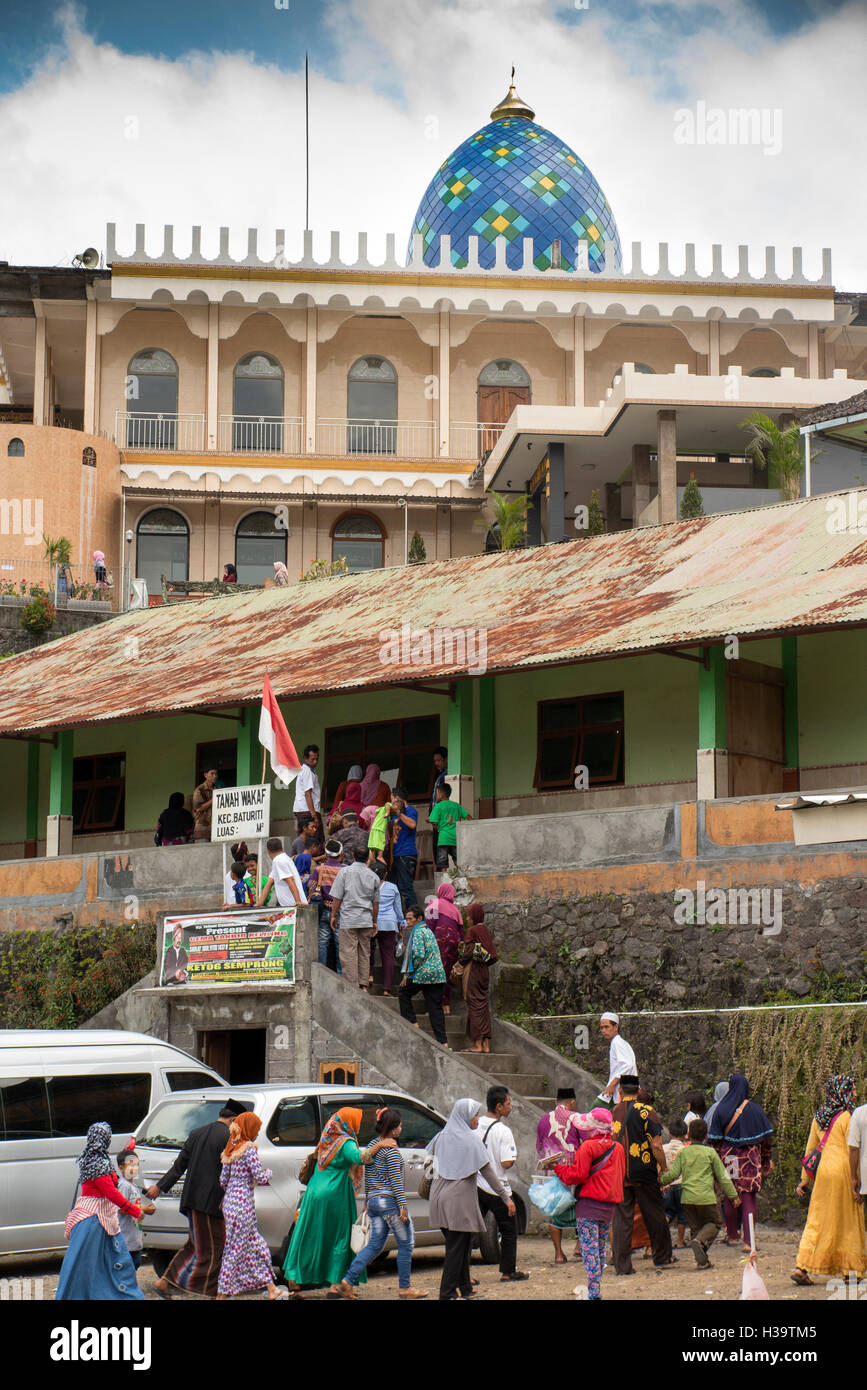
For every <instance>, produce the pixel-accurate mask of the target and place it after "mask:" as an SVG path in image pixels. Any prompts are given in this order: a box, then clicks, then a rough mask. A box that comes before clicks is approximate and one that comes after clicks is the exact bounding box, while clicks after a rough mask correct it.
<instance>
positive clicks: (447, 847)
mask: <svg viewBox="0 0 867 1390" xmlns="http://www.w3.org/2000/svg"><path fill="white" fill-rule="evenodd" d="M451 795H452V789H451V787H450V786H449V784H448V782H442V783H438V784H437V789H436V798H437V799H436V805H435V806H434V808H433V810H432V811H431V812H430V815H429V817H428V819H429V820H430V823H431V825H432V826H434V827H435V829H436V831H437V841H436V845H437V847H436V854H435V856H434V858H435V864H436V868H437V870H438V871H439V872H440V873H445V872H446V870H447V869H448V866H449V857H450V856H451V859H452V862H453V863H454V866H455V868H457V867H458V848H457V846H458V833H457V829H456V827H457V823H458V821H459V820H472V816H471V815H470V813H469V811H465V810H464V808H463V806H461V805H460V804H459V803H458V802H457V801H452V799H451Z"/></svg>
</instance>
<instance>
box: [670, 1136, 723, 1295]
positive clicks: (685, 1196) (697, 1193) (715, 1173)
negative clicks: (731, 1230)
mask: <svg viewBox="0 0 867 1390" xmlns="http://www.w3.org/2000/svg"><path fill="white" fill-rule="evenodd" d="M706 1138H707V1125H706V1124H705V1122H704V1120H690V1123H689V1139H688V1141H687V1143H686V1144H685V1145H684V1147H683V1148H682V1149H681V1150H680V1151H679V1153H678V1154H677V1157H676V1158H675V1160H674V1162H673V1163H672V1165H671V1167H670V1168H666V1170H665V1172H664V1173H660V1175H659V1181H660V1183H661V1184H662V1186H663V1187H668V1185H669V1184H670V1183H672V1182H674V1180H675V1178H682V1179H683V1185H682V1187H681V1190H680V1191H681V1202H682V1203H683V1210H684V1214H685V1216H686V1219H687V1221H688V1222H689V1234H690V1246H691V1247H692V1251H693V1254H694V1255H695V1262H696V1264H697V1266H698V1268H699V1269H710V1267H711V1263H710V1260H709V1259H708V1257H707V1252H708V1249H709V1247H710V1246H711V1245H713V1243H714V1241H715V1240H716V1238H717V1236H718V1234H719V1232H720V1228H721V1227H722V1224H723V1222H722V1217H721V1216H720V1210H719V1204H718V1202H717V1200H716V1193H715V1191H714V1180H716V1182H718V1183H719V1185H720V1187H721V1188H722V1190H723V1192H724V1193H725V1194H726V1196H727V1197H728V1198H729V1199H730V1201H732V1202H734V1204H735V1206H736V1207H739V1206H740V1204H741V1198H740V1193H739V1192H738V1191H737V1190H736V1188H735V1185H734V1183H733V1182H732V1180H731V1178H730V1177H729V1175H728V1173H727V1172H726V1170H725V1168H724V1167H723V1164H722V1159H721V1158H720V1156H719V1154H718V1153H717V1151H716V1149H709V1148H708V1147H707V1146H706V1144H705V1142H704V1141H705V1139H706Z"/></svg>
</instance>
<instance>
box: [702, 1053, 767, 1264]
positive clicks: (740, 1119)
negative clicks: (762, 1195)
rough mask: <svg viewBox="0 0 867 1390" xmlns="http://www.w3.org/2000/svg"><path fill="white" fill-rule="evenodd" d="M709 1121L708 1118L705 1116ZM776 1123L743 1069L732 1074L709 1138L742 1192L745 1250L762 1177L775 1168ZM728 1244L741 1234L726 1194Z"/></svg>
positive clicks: (715, 1112)
mask: <svg viewBox="0 0 867 1390" xmlns="http://www.w3.org/2000/svg"><path fill="white" fill-rule="evenodd" d="M705 1124H707V1120H705ZM773 1133H774V1127H773V1125H772V1124H771V1122H770V1120H769V1119H768V1117H767V1115H766V1114H765V1112H764V1110H763V1109H762V1107H761V1106H760V1105H759V1103H758V1101H755V1100H750V1083H749V1082H748V1081H747V1078H746V1077H745V1076H744V1075H743V1074H742V1073H741V1072H735V1073H734V1075H733V1076H730V1077H729V1088H728V1091H727V1092H726V1094H725V1095H724V1096H723V1098H722V1100H721V1101H719V1103H718V1104H717V1107H716V1109H715V1111H714V1113H713V1118H712V1123H711V1124H710V1125H709V1126H708V1142H709V1143H710V1144H711V1146H712V1147H713V1148H715V1149H716V1151H717V1153H718V1154H719V1156H720V1158H721V1159H722V1161H723V1166H724V1167H725V1169H726V1172H727V1173H728V1175H729V1177H730V1178H731V1180H732V1182H733V1183H734V1185H735V1188H736V1190H737V1191H738V1192H739V1193H740V1196H741V1208H740V1210H741V1219H742V1221H743V1242H744V1250H747V1251H748V1250H749V1249H750V1224H749V1218H750V1214H752V1218H753V1224H754V1225H755V1220H756V1196H757V1195H758V1193H759V1192H760V1191H761V1188H762V1180H763V1179H764V1178H766V1177H767V1176H768V1174H769V1173H772V1172H773V1169H774V1164H773V1161H772V1159H771V1139H772V1136H773ZM723 1215H724V1216H725V1222H726V1245H734V1244H736V1242H737V1238H738V1208H737V1207H736V1206H735V1204H734V1202H731V1201H730V1200H729V1198H728V1197H724V1198H723Z"/></svg>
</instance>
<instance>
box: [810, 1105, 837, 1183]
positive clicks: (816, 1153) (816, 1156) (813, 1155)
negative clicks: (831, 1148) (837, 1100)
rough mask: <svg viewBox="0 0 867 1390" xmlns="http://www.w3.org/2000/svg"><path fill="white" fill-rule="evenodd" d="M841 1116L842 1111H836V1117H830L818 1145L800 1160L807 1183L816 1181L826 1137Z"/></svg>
mask: <svg viewBox="0 0 867 1390" xmlns="http://www.w3.org/2000/svg"><path fill="white" fill-rule="evenodd" d="M842 1114H843V1111H842V1110H838V1111H837V1114H836V1115H832V1117H831V1123H830V1124H829V1126H828V1128H827V1129H826V1130H825V1133H824V1134H823V1136H822V1138H821V1139H820V1140H819V1142H818V1144H817V1145H816V1147H815V1149H811V1150H810V1152H809V1153H808V1154H805V1155H804V1157H803V1158H802V1159H801V1167H802V1168H803V1170H804V1172H805V1173H806V1174H807V1180H808V1182H815V1181H816V1174H817V1172H818V1171H819V1163H820V1162H821V1159H822V1150H823V1149H824V1147H825V1145H826V1144H827V1142H828V1135H829V1134H830V1133H831V1130H832V1129H833V1128H834V1124H835V1121H836V1120H837V1116H839V1115H842Z"/></svg>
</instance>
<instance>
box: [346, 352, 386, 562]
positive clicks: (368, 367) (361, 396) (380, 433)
mask: <svg viewBox="0 0 867 1390" xmlns="http://www.w3.org/2000/svg"><path fill="white" fill-rule="evenodd" d="M346 402H347V404H346V415H347V427H346V451H347V453H349V454H393V453H394V452H395V450H396V447H397V372H396V371H395V370H394V367H393V366H392V365H391V363H390V362H389V361H387V359H386V358H385V357H359V359H358V361H357V362H353V364H352V366H351V367H350V369H349V376H348V378H347V384H346ZM365 568H372V566H365Z"/></svg>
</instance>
